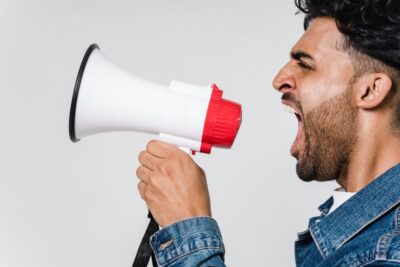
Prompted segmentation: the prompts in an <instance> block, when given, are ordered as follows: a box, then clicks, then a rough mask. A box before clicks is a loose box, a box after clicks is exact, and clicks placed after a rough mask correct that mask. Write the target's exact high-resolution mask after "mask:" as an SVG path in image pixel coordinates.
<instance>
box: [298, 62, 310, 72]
mask: <svg viewBox="0 0 400 267" xmlns="http://www.w3.org/2000/svg"><path fill="white" fill-rule="evenodd" d="M297 66H299V67H300V68H302V69H304V70H312V69H313V68H312V67H310V66H308V65H306V64H304V62H302V61H299V62H297Z"/></svg>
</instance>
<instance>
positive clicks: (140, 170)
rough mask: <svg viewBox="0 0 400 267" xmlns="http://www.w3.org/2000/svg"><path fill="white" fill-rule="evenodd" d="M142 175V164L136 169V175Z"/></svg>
mask: <svg viewBox="0 0 400 267" xmlns="http://www.w3.org/2000/svg"><path fill="white" fill-rule="evenodd" d="M142 175H143V166H142V165H140V166H139V167H138V168H137V169H136V176H137V177H141V176H142Z"/></svg>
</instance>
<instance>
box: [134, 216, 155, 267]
mask: <svg viewBox="0 0 400 267" xmlns="http://www.w3.org/2000/svg"><path fill="white" fill-rule="evenodd" d="M147 217H149V218H150V222H149V225H148V226H147V229H146V232H145V233H144V236H143V238H142V242H140V245H139V248H138V251H137V253H136V257H135V260H134V261H133V264H132V267H146V266H147V265H148V264H149V260H150V258H151V262H152V263H153V267H157V266H158V265H157V261H156V257H155V255H154V253H153V251H152V250H151V247H150V242H149V239H150V236H151V235H152V234H154V233H155V232H157V231H158V229H159V227H158V223H157V222H156V220H154V218H153V215H151V212H150V211H149V214H148V215H147Z"/></svg>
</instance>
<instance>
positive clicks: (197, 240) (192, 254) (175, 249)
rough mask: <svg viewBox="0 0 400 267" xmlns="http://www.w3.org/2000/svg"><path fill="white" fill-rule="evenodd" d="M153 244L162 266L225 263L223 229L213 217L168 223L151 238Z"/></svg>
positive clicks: (218, 264)
mask: <svg viewBox="0 0 400 267" xmlns="http://www.w3.org/2000/svg"><path fill="white" fill-rule="evenodd" d="M150 245H151V248H152V250H153V252H154V254H155V256H156V259H157V263H158V266H159V267H184V266H190V267H193V266H199V267H203V266H204V267H205V266H214V267H222V266H225V264H224V254H225V248H224V244H223V242H222V236H221V232H220V230H219V228H218V224H217V222H216V221H215V220H214V219H212V218H211V217H194V218H190V219H187V220H183V221H180V222H177V223H175V224H172V225H170V226H167V227H165V228H163V229H161V230H160V231H157V232H156V233H155V234H153V235H152V236H151V237H150Z"/></svg>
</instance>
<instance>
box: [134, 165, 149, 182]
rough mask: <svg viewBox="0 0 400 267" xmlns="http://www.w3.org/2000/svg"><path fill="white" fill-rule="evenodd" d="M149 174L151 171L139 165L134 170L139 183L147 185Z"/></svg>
mask: <svg viewBox="0 0 400 267" xmlns="http://www.w3.org/2000/svg"><path fill="white" fill-rule="evenodd" d="M151 172H152V170H150V169H149V168H147V167H145V166H143V165H140V166H139V167H138V168H137V169H136V176H137V177H138V178H139V180H140V181H142V182H143V183H145V184H148V183H149V180H150V177H151Z"/></svg>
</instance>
